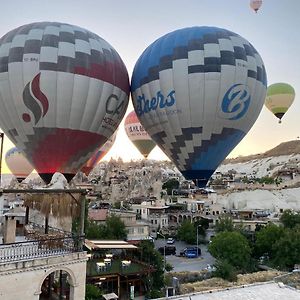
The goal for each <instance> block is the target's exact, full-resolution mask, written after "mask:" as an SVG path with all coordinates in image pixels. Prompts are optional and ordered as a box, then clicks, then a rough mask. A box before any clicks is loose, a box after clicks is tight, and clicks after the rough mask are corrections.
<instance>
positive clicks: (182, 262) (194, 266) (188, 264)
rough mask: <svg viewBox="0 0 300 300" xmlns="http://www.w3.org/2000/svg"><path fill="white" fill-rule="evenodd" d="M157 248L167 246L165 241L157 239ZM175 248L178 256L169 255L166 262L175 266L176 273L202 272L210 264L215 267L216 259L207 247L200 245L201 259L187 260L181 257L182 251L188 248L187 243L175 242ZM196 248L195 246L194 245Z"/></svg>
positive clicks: (155, 242)
mask: <svg viewBox="0 0 300 300" xmlns="http://www.w3.org/2000/svg"><path fill="white" fill-rule="evenodd" d="M154 245H155V248H156V249H158V248H159V247H163V246H164V245H165V243H164V239H157V240H155V241H154ZM173 246H175V247H176V256H174V255H167V256H166V261H167V263H170V264H171V265H172V266H173V268H174V269H173V271H174V272H181V271H200V270H203V269H204V268H206V267H207V265H208V264H210V265H213V264H214V261H215V259H214V258H213V257H212V256H211V255H210V253H209V252H208V251H207V245H203V244H201V245H199V247H200V248H201V252H202V253H201V257H199V258H186V257H180V256H179V253H180V251H181V250H182V249H183V248H185V247H188V246H193V245H187V244H186V243H185V242H182V241H175V243H174V244H173ZM194 246H195V245H194Z"/></svg>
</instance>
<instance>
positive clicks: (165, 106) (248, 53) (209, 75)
mask: <svg viewBox="0 0 300 300" xmlns="http://www.w3.org/2000/svg"><path fill="white" fill-rule="evenodd" d="M266 85H267V81H266V72H265V67H264V64H263V61H262V59H261V57H260V55H259V54H258V53H257V51H256V50H255V48H254V47H253V46H252V45H251V44H250V43H249V42H248V41H247V40H245V39H244V38H242V37H240V36H239V35H237V34H236V33H233V32H230V31H228V30H225V29H221V28H215V27H192V28H185V29H180V30H177V31H174V32H171V33H169V34H166V35H165V36H163V37H161V38H159V39H158V40H156V41H155V42H154V43H153V44H151V45H150V46H149V47H148V48H147V49H146V50H145V51H144V52H143V54H142V55H141V56H140V58H139V60H138V61H137V63H136V65H135V68H134V71H133V76H132V84H131V90H132V99H133V104H134V108H135V111H136V113H137V115H138V117H139V119H140V121H141V123H142V125H143V126H144V128H145V129H146V131H147V132H148V133H149V134H150V136H151V138H152V139H153V140H154V141H155V142H156V144H157V145H158V146H159V147H160V148H161V149H162V150H163V151H164V152H165V153H166V155H167V156H168V157H169V158H170V159H171V160H172V161H173V162H174V163H175V165H176V166H177V167H178V169H179V170H180V171H181V172H182V174H183V175H184V176H185V177H186V178H187V179H193V180H195V181H197V182H198V186H203V185H205V184H206V183H207V181H208V180H209V178H210V176H211V175H212V173H213V172H214V171H215V169H216V168H217V167H218V165H219V164H220V163H221V162H222V161H223V159H224V158H226V156H227V155H228V154H229V153H230V152H231V150H232V149H233V148H234V147H235V146H236V145H237V144H238V143H239V142H240V140H241V139H242V138H243V137H244V136H245V135H246V133H247V132H248V131H249V129H250V128H251V127H252V125H253V123H254V122H255V120H256V119H257V117H258V115H259V113H260V111H261V109H262V106H263V104H264V99H265V95H266Z"/></svg>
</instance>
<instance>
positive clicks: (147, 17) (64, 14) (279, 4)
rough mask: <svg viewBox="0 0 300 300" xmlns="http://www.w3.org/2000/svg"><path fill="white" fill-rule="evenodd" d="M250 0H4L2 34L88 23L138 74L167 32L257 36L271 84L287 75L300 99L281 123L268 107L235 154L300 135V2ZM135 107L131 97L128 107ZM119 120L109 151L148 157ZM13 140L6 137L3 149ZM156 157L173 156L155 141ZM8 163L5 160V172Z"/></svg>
mask: <svg viewBox="0 0 300 300" xmlns="http://www.w3.org/2000/svg"><path fill="white" fill-rule="evenodd" d="M249 2H250V1H249V0H187V1H182V0H151V1H145V0H126V1H124V0H118V1H117V0H106V1H102V0H85V1H77V0H51V1H42V0H27V1H23V0H14V1H1V12H2V13H1V19H0V36H2V35H4V34H5V33H6V32H8V31H10V30H12V29H14V28H15V27H18V26H20V25H23V24H27V23H32V22H37V21H58V22H66V23H70V24H74V25H78V26H81V27H83V28H86V29H88V30H90V31H93V32H95V33H96V34H98V35H99V36H101V37H102V38H104V39H105V40H106V41H107V42H109V43H110V44H111V45H112V46H113V47H114V48H115V49H116V50H117V51H118V53H119V54H120V56H121V57H122V59H123V61H124V63H125V65H126V66H127V69H128V72H129V76H130V77H131V74H132V70H133V68H134V65H135V62H136V60H137V59H138V57H139V56H140V55H141V53H142V52H143V50H144V49H145V48H146V47H147V46H148V45H149V44H151V43H152V42H153V41H154V40H156V39H157V38H159V37H160V36H162V35H164V34H166V33H168V32H170V31H173V30H176V29H179V28H183V27H190V26H216V27H222V28H225V29H229V30H231V31H234V32H236V33H238V34H239V35H241V36H242V37H244V38H246V39H247V40H248V41H250V42H251V43H252V44H253V46H254V47H255V48H256V49H257V50H258V52H259V53H260V55H261V57H262V58H263V60H264V63H265V66H266V70H267V75H268V85H270V84H272V83H275V82H287V83H289V84H291V85H292V86H293V87H294V88H295V91H296V99H295V101H294V103H293V105H292V106H291V107H290V109H289V111H288V112H287V113H286V115H285V116H284V118H283V122H282V124H278V121H277V119H276V118H275V117H274V116H273V115H272V114H271V112H269V111H268V110H267V109H266V108H263V109H262V111H261V114H260V116H259V117H258V119H257V121H256V123H255V124H254V126H253V128H252V129H251V131H250V132H249V133H248V135H247V136H246V137H245V138H244V139H243V140H242V142H240V144H239V145H238V146H237V147H236V148H235V149H234V150H233V151H232V152H231V154H230V156H231V157H235V156H238V155H247V154H253V153H259V152H263V151H265V150H268V149H270V148H272V147H274V146H276V145H278V144H279V143H281V142H284V141H289V140H294V139H297V137H298V136H300V125H299V124H300V123H299V118H300V103H299V101H300V99H299V97H300V34H299V32H298V30H299V29H300V18H299V12H300V1H299V0H286V1H282V0H263V5H262V7H261V9H260V11H259V12H258V13H257V14H255V13H254V12H253V11H252V10H251V9H250V7H249ZM131 110H133V106H132V104H131V100H130V104H129V107H128V110H127V113H126V114H128V113H129V112H130V111H131ZM123 127H124V120H123V121H122V123H121V124H120V127H119V131H118V135H117V139H116V142H115V144H114V146H113V148H112V149H111V151H110V152H109V153H108V155H107V156H106V157H105V159H110V157H114V158H117V157H122V158H123V160H125V161H128V160H130V159H141V158H142V155H141V154H140V153H139V152H138V150H136V148H135V147H134V145H133V144H132V143H131V142H130V141H129V139H128V138H127V136H126V133H125V131H124V128H123ZM12 146H13V144H12V143H11V142H9V141H8V140H6V141H5V147H4V151H3V153H4V155H5V153H6V151H7V150H8V149H9V148H10V147H12ZM149 158H152V159H165V158H166V156H165V155H164V154H163V153H162V152H161V151H160V150H159V149H158V147H156V148H155V149H154V150H153V151H152V153H151V154H150V155H149ZM7 171H8V170H7V168H6V166H4V168H3V171H2V172H3V173H6V172H7Z"/></svg>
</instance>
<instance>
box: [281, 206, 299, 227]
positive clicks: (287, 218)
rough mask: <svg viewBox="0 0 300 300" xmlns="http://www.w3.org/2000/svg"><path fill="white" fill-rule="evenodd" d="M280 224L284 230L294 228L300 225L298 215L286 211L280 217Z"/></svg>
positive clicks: (288, 210)
mask: <svg viewBox="0 0 300 300" xmlns="http://www.w3.org/2000/svg"><path fill="white" fill-rule="evenodd" d="M280 222H281V223H282V224H283V226H284V227H286V228H294V227H295V226H296V225H297V224H300V214H298V213H295V212H292V211H291V210H290V209H287V210H285V211H284V212H283V214H282V215H281V217H280Z"/></svg>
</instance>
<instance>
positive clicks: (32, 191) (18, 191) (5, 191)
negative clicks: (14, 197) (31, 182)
mask: <svg viewBox="0 0 300 300" xmlns="http://www.w3.org/2000/svg"><path fill="white" fill-rule="evenodd" d="M0 193H2V194H26V193H29V194H64V193H67V194H70V193H72V194H82V195H86V194H87V193H88V190H84V189H68V190H67V189H66V190H63V189H2V190H0Z"/></svg>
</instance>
